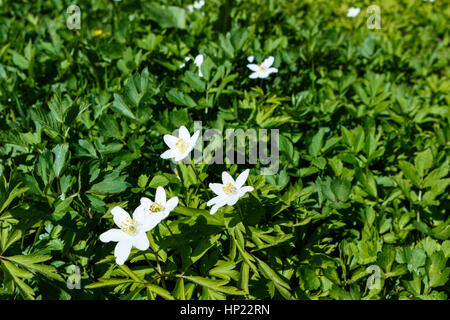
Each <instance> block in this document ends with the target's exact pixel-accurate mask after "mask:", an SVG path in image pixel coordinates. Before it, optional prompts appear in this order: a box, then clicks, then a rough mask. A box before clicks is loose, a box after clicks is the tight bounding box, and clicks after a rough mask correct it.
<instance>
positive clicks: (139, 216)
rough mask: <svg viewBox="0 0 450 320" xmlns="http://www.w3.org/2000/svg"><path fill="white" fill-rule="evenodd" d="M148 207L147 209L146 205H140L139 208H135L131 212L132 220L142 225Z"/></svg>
mask: <svg viewBox="0 0 450 320" xmlns="http://www.w3.org/2000/svg"><path fill="white" fill-rule="evenodd" d="M149 208H150V207H149V206H148V207H147V206H146V205H142V204H141V205H140V206H139V207H137V208H136V209H135V210H134V212H133V219H134V220H135V221H136V222H137V223H143V221H144V220H145V217H146V215H147V214H148V210H149Z"/></svg>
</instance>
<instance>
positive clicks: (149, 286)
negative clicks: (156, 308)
mask: <svg viewBox="0 0 450 320" xmlns="http://www.w3.org/2000/svg"><path fill="white" fill-rule="evenodd" d="M145 286H146V287H147V290H149V291H151V292H153V293H156V294H157V295H159V296H161V297H163V298H164V299H166V300H175V298H174V297H173V296H172V295H171V294H170V292H169V291H167V290H166V289H164V288H161V287H160V286H157V285H155V284H146V285H145Z"/></svg>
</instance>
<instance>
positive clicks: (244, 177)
mask: <svg viewBox="0 0 450 320" xmlns="http://www.w3.org/2000/svg"><path fill="white" fill-rule="evenodd" d="M249 172H250V170H249V169H246V170H244V172H242V173H241V174H240V175H239V176H238V177H237V179H236V184H235V187H236V188H240V187H242V186H243V185H244V183H245V181H247V178H248V174H249Z"/></svg>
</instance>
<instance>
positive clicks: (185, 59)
mask: <svg viewBox="0 0 450 320" xmlns="http://www.w3.org/2000/svg"><path fill="white" fill-rule="evenodd" d="M189 60H191V57H186V58H184V61H186V62H188V61H189ZM185 66H186V63H182V64H180V68H184V67H185Z"/></svg>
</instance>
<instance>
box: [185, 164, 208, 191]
mask: <svg viewBox="0 0 450 320" xmlns="http://www.w3.org/2000/svg"><path fill="white" fill-rule="evenodd" d="M190 165H191V167H192V170H194V173H195V176H196V178H197V180H198V181H200V184H201V185H202V187H203V190H204V191H205V192H206V195H207V196H208V199H210V198H211V195H210V194H209V191H208V188H206V186H205V183H204V182H203V181H202V180H200V175H199V173H198V171H197V169H195V166H194V165H193V164H192V163H191V164H190Z"/></svg>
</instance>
